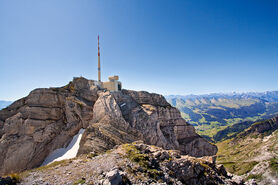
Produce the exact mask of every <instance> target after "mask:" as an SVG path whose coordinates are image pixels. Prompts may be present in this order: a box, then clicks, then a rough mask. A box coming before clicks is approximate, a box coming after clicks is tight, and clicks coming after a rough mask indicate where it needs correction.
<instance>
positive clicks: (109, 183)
mask: <svg viewBox="0 0 278 185" xmlns="http://www.w3.org/2000/svg"><path fill="white" fill-rule="evenodd" d="M105 177H106V178H107V179H106V180H105V181H104V183H103V184H104V185H119V184H121V182H122V176H121V174H120V171H119V170H118V169H113V170H111V171H110V172H108V173H107V174H106V176H105Z"/></svg>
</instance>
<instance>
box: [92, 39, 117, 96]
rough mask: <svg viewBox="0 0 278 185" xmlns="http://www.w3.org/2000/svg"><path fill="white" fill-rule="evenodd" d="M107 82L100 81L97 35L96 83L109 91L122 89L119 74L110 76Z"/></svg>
mask: <svg viewBox="0 0 278 185" xmlns="http://www.w3.org/2000/svg"><path fill="white" fill-rule="evenodd" d="M108 79H109V81H108V82H102V81H101V70H100V48H99V36H98V81H97V83H96V84H97V85H98V86H99V87H101V88H104V89H107V90H109V91H120V90H122V83H121V82H120V81H119V76H116V75H114V76H110V77H109V78H108Z"/></svg>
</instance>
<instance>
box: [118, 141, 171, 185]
mask: <svg viewBox="0 0 278 185" xmlns="http://www.w3.org/2000/svg"><path fill="white" fill-rule="evenodd" d="M123 148H124V149H125V151H126V157H127V158H129V159H130V160H131V161H133V162H135V163H138V164H139V166H140V167H141V168H142V169H143V171H144V173H146V174H147V175H148V176H149V177H150V178H153V179H156V180H159V179H160V177H161V176H163V172H162V171H161V170H159V169H155V168H153V167H152V166H150V159H149V157H148V155H147V154H142V153H140V151H139V150H138V149H137V148H136V147H135V146H134V145H133V144H125V145H123ZM168 160H169V159H168Z"/></svg>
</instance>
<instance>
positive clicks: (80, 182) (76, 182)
mask: <svg viewBox="0 0 278 185" xmlns="http://www.w3.org/2000/svg"><path fill="white" fill-rule="evenodd" d="M85 182H86V180H85V179H84V178H82V179H79V180H77V181H75V182H74V183H73V185H78V184H85Z"/></svg>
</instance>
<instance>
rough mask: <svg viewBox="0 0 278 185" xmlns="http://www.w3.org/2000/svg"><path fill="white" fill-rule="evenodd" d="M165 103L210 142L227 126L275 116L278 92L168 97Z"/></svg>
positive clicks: (277, 109) (277, 106)
mask: <svg viewBox="0 0 278 185" xmlns="http://www.w3.org/2000/svg"><path fill="white" fill-rule="evenodd" d="M166 99H167V101H168V102H169V103H170V104H172V105H173V106H175V107H177V108H178V109H179V110H180V111H181V114H182V117H183V118H184V119H186V120H187V121H188V122H189V123H191V124H192V125H194V126H195V128H196V130H197V131H198V133H199V134H201V135H205V136H209V137H211V138H212V137H213V136H214V135H216V133H217V132H218V131H220V130H223V129H225V128H226V127H227V126H231V125H233V124H236V123H240V122H245V121H256V120H260V119H267V118H270V117H271V116H274V115H277V114H278V91H267V92H262V93H257V92H250V93H227V94H225V93H214V94H205V95H187V96H181V95H170V96H166Z"/></svg>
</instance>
